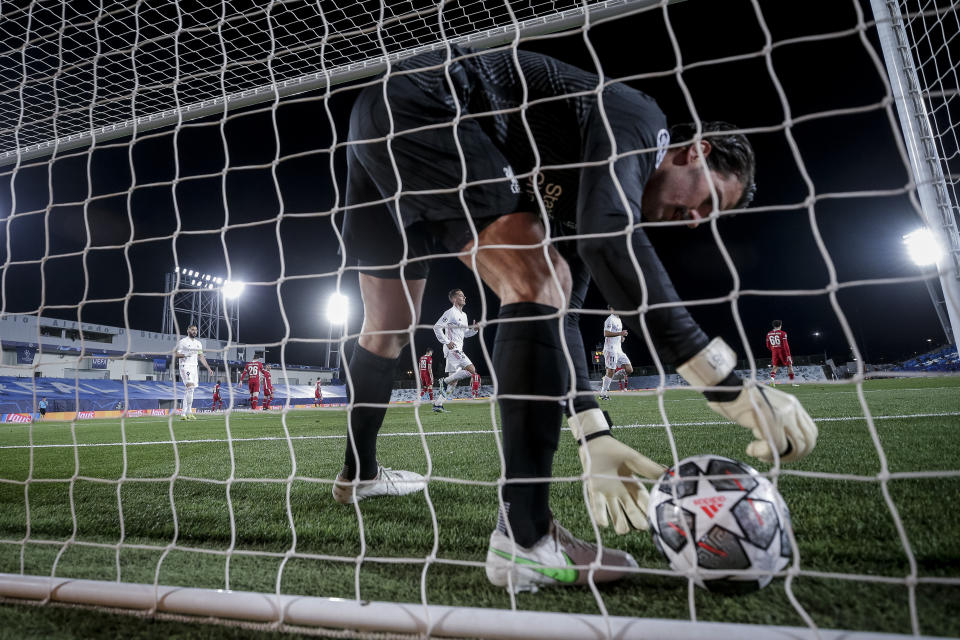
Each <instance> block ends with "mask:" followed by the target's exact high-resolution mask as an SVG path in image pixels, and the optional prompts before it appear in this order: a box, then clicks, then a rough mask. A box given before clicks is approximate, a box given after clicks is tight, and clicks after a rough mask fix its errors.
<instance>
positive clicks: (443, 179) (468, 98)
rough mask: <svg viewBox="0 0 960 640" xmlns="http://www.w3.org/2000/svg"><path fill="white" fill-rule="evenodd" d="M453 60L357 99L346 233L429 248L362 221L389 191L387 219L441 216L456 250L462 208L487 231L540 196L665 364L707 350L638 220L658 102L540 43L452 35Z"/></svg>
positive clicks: (658, 136) (660, 131) (400, 72)
mask: <svg viewBox="0 0 960 640" xmlns="http://www.w3.org/2000/svg"><path fill="white" fill-rule="evenodd" d="M514 55H516V59H515V58H514ZM447 59H448V57H447V55H446V52H445V51H438V52H430V53H426V54H422V55H419V56H415V57H413V58H410V59H408V60H404V61H401V62H399V63H397V64H396V65H394V66H393V67H392V68H391V70H390V73H389V74H388V78H387V80H386V83H387V84H386V87H385V88H384V87H383V86H379V85H371V86H369V87H367V88H366V89H364V90H363V91H362V92H361V95H360V96H359V97H358V99H357V102H356V103H355V105H354V109H353V111H352V113H351V123H350V135H349V141H350V142H351V145H350V146H349V147H348V151H347V154H348V173H349V177H348V183H349V184H348V188H347V206H348V209H349V210H351V211H356V212H357V213H356V215H355V216H353V217H357V216H365V217H364V218H363V219H364V220H367V223H366V226H365V227H364V223H363V222H360V221H359V219H358V222H357V223H356V227H350V225H345V238H346V240H345V243H346V244H350V243H353V244H355V245H356V246H357V247H359V246H360V245H361V244H364V243H365V244H366V245H369V246H368V247H367V249H366V253H367V256H366V257H365V256H364V255H361V254H359V253H358V256H359V258H360V259H362V260H364V261H365V262H366V263H367V264H371V265H372V264H376V265H380V264H384V262H383V260H384V259H385V258H386V259H387V260H388V262H387V263H386V264H394V263H396V261H397V260H398V259H399V257H400V256H402V255H404V252H406V255H407V256H408V257H417V256H419V253H420V250H419V249H415V247H414V245H411V244H410V241H411V239H413V240H416V238H418V237H420V234H416V233H413V234H408V235H407V236H405V237H406V240H405V241H404V240H403V238H402V237H401V236H400V235H397V236H396V237H391V238H388V237H387V234H383V233H376V234H370V233H366V232H365V231H364V229H369V228H370V226H369V221H372V220H374V219H380V218H375V216H373V215H372V214H371V213H370V210H369V209H365V208H362V205H363V203H365V202H377V201H380V202H382V203H383V204H381V205H376V206H380V207H384V208H386V209H389V211H390V213H389V215H388V216H386V217H384V218H383V219H386V220H394V221H396V222H397V224H398V225H400V227H402V228H406V229H407V230H408V231H409V230H410V229H411V228H413V227H415V226H417V227H422V225H421V224H420V223H425V224H428V225H430V224H433V225H437V224H440V225H441V226H440V227H432V229H433V230H434V232H436V231H437V229H440V230H441V231H440V233H441V234H445V235H443V236H442V237H440V238H439V240H440V241H441V242H442V244H443V245H444V246H445V247H446V248H447V249H448V250H452V251H459V250H461V249H462V247H464V246H466V242H467V241H469V240H472V238H473V235H472V234H473V233H474V231H473V228H471V227H469V226H468V225H467V223H466V222H465V215H464V214H465V213H467V214H469V216H470V217H472V218H473V220H474V222H475V223H476V224H477V226H476V228H478V229H479V228H482V223H483V221H484V220H487V221H489V220H491V219H494V218H496V217H498V216H501V215H507V214H510V213H514V212H518V211H533V212H538V211H539V210H540V209H539V207H538V206H537V204H536V198H537V194H539V198H540V200H541V201H542V202H543V206H544V208H545V209H546V211H547V212H548V214H549V215H550V218H551V220H552V222H553V225H552V226H553V235H554V236H555V237H556V236H558V235H568V234H569V233H571V232H573V233H576V234H577V240H576V250H577V252H578V254H579V256H580V257H581V258H582V259H583V262H584V264H585V265H586V266H587V268H588V269H589V271H590V274H591V275H592V277H593V279H594V281H595V282H596V284H597V286H598V287H599V288H600V290H601V292H602V293H603V295H604V298H606V300H607V302H608V303H610V304H611V305H613V306H614V308H616V309H620V310H623V313H622V314H621V315H622V317H623V320H624V322H625V323H627V325H628V326H629V327H630V328H631V329H632V330H633V331H635V332H638V335H642V333H643V332H645V331H649V332H650V335H651V337H652V338H653V341H654V344H655V345H656V347H657V349H658V351H659V353H660V355H661V357H662V358H663V360H664V362H665V363H667V364H673V365H677V364H681V363H682V362H684V361H686V360H687V359H689V358H690V357H691V356H693V355H694V354H696V353H697V352H698V351H700V350H701V349H702V348H703V347H704V346H705V345H706V344H707V342H708V340H707V337H706V335H705V334H704V333H703V332H702V331H701V330H700V328H699V327H698V326H697V324H696V322H694V320H693V319H692V318H691V316H690V314H689V313H688V312H687V310H686V309H685V308H684V307H683V305H682V301H681V300H680V298H679V296H678V295H677V293H676V291H675V290H674V287H673V284H672V282H671V280H670V277H669V275H668V274H667V273H666V270H665V269H664V268H663V265H662V263H661V262H660V259H659V258H658V257H657V255H656V251H655V250H654V248H653V246H652V244H651V243H650V241H649V238H648V237H647V235H646V233H645V232H644V230H643V227H642V226H639V223H640V222H641V202H642V197H643V190H644V187H645V186H646V184H647V181H648V180H649V179H650V177H651V175H652V174H653V173H654V171H655V170H656V168H657V167H658V166H659V165H660V162H661V161H662V160H663V158H664V154H665V153H666V152H667V146H668V145H669V143H670V136H669V134H668V132H667V122H666V117H665V116H664V114H663V112H662V111H661V110H660V108H659V107H658V106H657V104H656V103H655V102H654V100H653V99H651V98H650V97H649V96H647V95H646V94H644V93H642V92H640V91H637V90H635V89H632V88H630V87H627V86H626V85H623V84H619V83H613V82H610V81H609V80H607V79H601V78H600V77H599V76H598V75H597V74H594V73H591V72H588V71H584V70H581V69H578V68H576V67H573V66H571V65H568V64H565V63H563V62H560V61H558V60H556V59H553V58H550V57H548V56H543V55H540V54H535V53H529V52H524V51H516V52H515V51H512V50H507V51H487V52H482V53H476V52H472V51H470V50H468V49H463V48H457V47H454V48H453V50H452V56H451V60H452V61H451V62H449V63H448V62H447ZM454 133H455V135H452V134H454ZM388 160H389V161H388ZM371 206H373V205H371ZM364 211H366V212H367V213H366V214H364V213H363V212H364ZM381 215H384V214H381ZM349 217H350V216H348V218H349ZM391 224H392V223H391ZM458 224H459V228H458V227H457V225H458ZM348 227H350V228H349V229H348ZM348 230H349V231H350V233H347V231H348ZM457 234H459V235H457ZM384 239H386V240H389V241H390V243H391V245H390V247H389V249H387V248H384V246H383V245H384V243H385V242H386V240H384ZM349 248H350V247H348V249H349ZM369 256H372V257H373V258H378V260H377V261H375V262H373V261H370V260H369V259H368V258H369ZM412 264H414V265H416V264H422V263H412ZM420 277H425V275H423V274H421V275H420ZM631 309H636V310H637V311H635V312H630V311H629V310H631ZM641 310H642V312H641ZM641 314H642V316H643V318H644V323H643V325H642V326H641V323H640V317H641Z"/></svg>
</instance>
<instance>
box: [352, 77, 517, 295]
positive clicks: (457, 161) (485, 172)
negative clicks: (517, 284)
mask: <svg viewBox="0 0 960 640" xmlns="http://www.w3.org/2000/svg"><path fill="white" fill-rule="evenodd" d="M386 82H387V91H388V93H389V106H390V111H389V114H388V111H387V105H386V103H385V101H384V96H383V85H382V84H376V85H373V86H370V87H367V88H366V89H364V90H363V91H361V92H360V95H359V96H358V98H357V101H356V103H355V104H354V106H353V111H352V113H351V117H350V133H349V137H348V148H347V193H346V208H345V213H344V226H343V240H344V245H345V247H346V251H347V257H348V259H349V260H351V261H353V260H356V261H357V263H358V264H359V265H360V267H361V271H362V272H363V273H367V274H369V275H372V276H376V277H381V278H399V277H401V275H402V277H404V278H407V279H421V278H426V277H427V274H428V273H429V263H428V260H427V259H426V258H427V257H428V256H430V255H433V254H437V253H452V252H458V251H460V250H462V249H463V247H464V246H466V244H467V243H468V242H470V241H472V240H475V238H476V236H475V233H479V232H480V231H481V230H482V229H483V228H485V227H486V226H487V225H489V224H490V223H491V222H493V221H494V220H496V219H497V218H498V217H500V216H503V215H507V214H510V213H514V212H516V211H519V210H520V205H521V188H520V184H519V181H518V179H517V178H516V177H514V174H513V169H512V167H511V166H510V163H509V162H508V161H507V159H506V158H505V157H504V155H503V154H502V153H501V152H500V150H499V149H497V147H496V146H495V145H494V143H493V142H492V141H491V140H490V138H489V137H488V136H487V135H486V133H484V131H483V130H482V129H481V127H480V125H479V123H478V122H477V121H476V120H474V119H470V118H467V119H464V120H461V121H460V122H459V123H458V124H457V126H456V128H454V126H453V121H454V117H455V114H456V110H455V109H453V108H452V106H451V105H450V104H448V103H447V102H445V101H444V100H443V98H442V96H431V95H428V94H427V93H425V92H424V91H423V90H421V89H420V88H419V87H417V86H416V85H415V84H413V83H412V82H410V80H409V79H407V78H406V77H404V76H394V77H391V78H390V79H389V80H388V81H386ZM391 119H392V121H393V130H394V137H393V138H392V139H391V141H390V143H389V145H388V143H387V140H386V138H387V136H388V134H389V132H390V122H391ZM458 142H459V149H458V144H457V143H458ZM461 152H462V154H463V155H462V157H461ZM391 158H392V160H391ZM398 176H399V181H398ZM478 181H482V183H480V184H477V182H478ZM461 184H465V185H466V186H465V187H464V188H462V189H461V188H460V185H461ZM398 186H399V187H400V188H399V189H398ZM471 222H472V223H473V225H472V228H471ZM404 235H405V236H406V240H407V247H406V251H405V250H404ZM404 259H406V260H407V261H408V262H407V263H406V264H405V265H403V268H402V269H401V267H400V265H401V261H402V260H404ZM378 267H380V268H378Z"/></svg>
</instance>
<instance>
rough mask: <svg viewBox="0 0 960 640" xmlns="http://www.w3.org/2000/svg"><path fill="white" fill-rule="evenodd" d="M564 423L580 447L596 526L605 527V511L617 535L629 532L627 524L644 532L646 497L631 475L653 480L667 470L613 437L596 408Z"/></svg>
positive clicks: (648, 498)
mask: <svg viewBox="0 0 960 640" xmlns="http://www.w3.org/2000/svg"><path fill="white" fill-rule="evenodd" d="M567 422H568V424H569V425H570V431H572V432H573V437H574V438H576V440H577V442H578V443H579V445H580V449H579V452H580V462H581V463H582V464H583V470H584V471H585V472H586V473H587V495H588V496H589V499H590V510H591V511H592V512H593V517H594V519H595V520H596V521H597V524H598V525H599V526H601V527H607V526H609V522H610V521H609V519H608V518H607V512H608V511H609V512H610V516H611V517H612V518H613V528H614V530H615V531H616V532H617V533H619V534H624V533H627V532H629V531H630V526H631V525H632V526H633V528H634V529H646V528H647V527H648V526H649V524H648V523H647V503H648V502H649V501H650V494H649V493H648V492H647V488H646V487H645V486H643V483H642V482H640V480H639V479H638V478H637V477H636V476H635V475H634V474H635V473H636V474H640V475H642V476H644V477H646V478H650V479H651V480H656V479H657V478H659V477H660V476H661V475H662V474H663V472H664V471H666V470H667V468H666V467H664V466H663V465H660V464H657V463H656V462H654V461H653V460H651V459H650V458H648V457H646V456H645V455H642V454H640V453H638V452H636V451H634V450H633V449H631V448H630V447H628V446H627V445H625V444H623V443H622V442H620V441H619V440H617V439H616V438H614V437H613V436H612V435H611V434H610V426H609V425H608V424H607V420H606V418H605V417H604V415H603V411H601V410H600V409H589V410H588V411H582V412H580V413H578V414H577V415H574V416H570V417H569V418H568V419H567Z"/></svg>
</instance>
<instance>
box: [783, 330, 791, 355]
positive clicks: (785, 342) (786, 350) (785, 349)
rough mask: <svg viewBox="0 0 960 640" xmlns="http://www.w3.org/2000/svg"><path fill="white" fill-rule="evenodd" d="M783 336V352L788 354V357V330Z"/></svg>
mask: <svg viewBox="0 0 960 640" xmlns="http://www.w3.org/2000/svg"><path fill="white" fill-rule="evenodd" d="M781 337H782V338H783V352H784V353H785V354H787V357H790V343H789V342H787V332H786V331H784V332H783V335H782V336H781Z"/></svg>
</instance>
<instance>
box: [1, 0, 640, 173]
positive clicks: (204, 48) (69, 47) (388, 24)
mask: <svg viewBox="0 0 960 640" xmlns="http://www.w3.org/2000/svg"><path fill="white" fill-rule="evenodd" d="M368 4H369V3H362V2H353V3H323V2H304V1H303V0H294V1H280V2H269V3H253V2H229V3H228V2H223V3H213V4H210V5H209V6H206V7H199V8H198V7H196V6H195V5H189V6H187V5H181V4H180V3H178V2H162V3H150V4H144V3H133V4H132V5H131V4H130V3H125V2H108V3H107V2H100V3H98V2H71V3H59V2H31V3H29V4H27V5H26V6H18V4H17V3H12V2H8V3H4V5H3V8H2V10H3V18H2V20H3V23H2V31H0V40H2V42H3V44H2V45H0V47H2V49H0V78H2V80H0V162H11V161H12V160H13V159H14V158H15V157H16V155H17V150H18V149H19V150H21V155H22V153H23V152H33V151H38V150H39V151H41V152H43V153H49V152H51V151H52V143H53V142H54V141H56V140H58V139H59V140H60V141H61V142H60V148H66V147H67V146H77V144H78V140H82V141H81V142H79V144H89V140H90V138H91V137H99V138H101V139H102V137H103V136H106V137H111V136H116V135H122V134H125V133H126V134H128V133H129V132H130V130H131V129H132V128H133V127H134V126H137V127H139V128H140V129H141V130H143V129H145V128H152V127H156V126H159V125H161V124H169V123H170V122H172V121H175V120H176V119H177V118H178V117H180V118H190V117H196V116H197V115H203V114H209V113H215V112H216V111H217V110H222V109H223V104H224V103H225V102H226V103H230V104H231V105H237V104H249V103H251V102H258V101H264V100H271V99H272V98H273V96H274V94H275V93H280V94H286V93H291V92H296V91H303V90H305V89H308V88H316V87H317V86H323V84H325V83H326V82H327V79H328V78H330V77H333V78H337V77H341V76H342V77H348V76H349V75H351V74H353V75H368V74H370V73H373V72H375V71H377V70H378V69H379V68H381V67H382V64H383V60H384V59H385V58H386V57H394V58H395V57H397V56H399V55H401V54H402V55H404V56H409V55H411V54H412V53H414V52H416V51H418V50H428V49H431V48H435V47H437V46H438V43H442V42H443V40H442V38H443V37H446V38H447V39H449V40H464V41H471V40H474V39H477V40H479V39H482V38H484V37H492V36H499V37H501V38H502V37H504V36H503V33H504V32H505V31H510V30H512V28H513V25H515V24H516V23H517V22H518V21H519V22H525V21H531V24H530V25H529V26H531V27H532V26H539V25H541V24H543V23H544V22H545V21H546V19H549V22H550V23H551V25H552V26H551V28H556V25H558V24H562V23H563V21H564V19H565V15H564V12H565V11H566V12H569V13H571V14H582V12H583V8H584V6H591V5H598V6H601V7H603V6H607V5H612V6H617V5H626V4H630V3H628V2H623V1H622V0H620V1H618V2H613V3H608V2H588V3H581V2H576V1H574V0H566V1H563V2H556V1H554V0H542V1H531V2H523V3H517V5H516V6H512V7H511V9H510V10H511V11H512V13H513V15H512V16H511V14H510V12H508V11H507V9H506V6H505V5H504V4H503V3H502V2H489V1H466V2H460V3H448V4H443V5H442V20H441V17H440V12H441V5H438V4H436V3H433V2H430V1H428V0H425V1H421V2H400V3H390V4H389V5H388V6H385V7H384V9H383V14H382V15H381V13H380V11H379V10H374V11H371V10H370V8H369V6H367V5H368ZM644 4H646V3H644ZM441 32H442V34H443V35H442V36H441ZM321 49H322V53H321Z"/></svg>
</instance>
